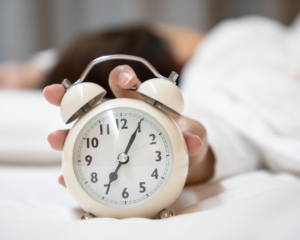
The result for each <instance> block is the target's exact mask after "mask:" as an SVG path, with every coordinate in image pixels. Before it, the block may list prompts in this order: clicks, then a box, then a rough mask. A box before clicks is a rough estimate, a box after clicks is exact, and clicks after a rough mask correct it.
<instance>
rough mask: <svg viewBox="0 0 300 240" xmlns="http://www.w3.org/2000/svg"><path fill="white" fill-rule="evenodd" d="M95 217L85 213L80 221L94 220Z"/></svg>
mask: <svg viewBox="0 0 300 240" xmlns="http://www.w3.org/2000/svg"><path fill="white" fill-rule="evenodd" d="M95 217H96V216H94V215H93V214H91V213H85V214H83V215H82V217H81V220H89V219H92V218H95Z"/></svg>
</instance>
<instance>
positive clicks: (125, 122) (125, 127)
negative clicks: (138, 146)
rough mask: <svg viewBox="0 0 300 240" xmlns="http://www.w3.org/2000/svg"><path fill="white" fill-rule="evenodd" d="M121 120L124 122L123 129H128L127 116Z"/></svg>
mask: <svg viewBox="0 0 300 240" xmlns="http://www.w3.org/2000/svg"><path fill="white" fill-rule="evenodd" d="M121 122H124V124H123V126H122V129H128V127H127V126H126V124H127V120H126V119H125V118H122V119H121Z"/></svg>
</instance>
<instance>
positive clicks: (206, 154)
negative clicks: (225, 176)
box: [44, 65, 214, 187]
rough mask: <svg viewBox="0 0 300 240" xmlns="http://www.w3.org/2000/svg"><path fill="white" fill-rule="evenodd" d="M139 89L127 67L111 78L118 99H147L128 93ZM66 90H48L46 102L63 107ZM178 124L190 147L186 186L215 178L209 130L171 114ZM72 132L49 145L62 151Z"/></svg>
mask: <svg viewBox="0 0 300 240" xmlns="http://www.w3.org/2000/svg"><path fill="white" fill-rule="evenodd" d="M135 84H136V85H137V86H139V85H140V84H141V82H140V80H139V79H138V78H137V76H136V75H135V73H134V71H133V70H132V69H131V68H130V67H129V66H126V65H123V66H118V67H116V68H115V69H113V70H112V72H111V73H110V76H109V85H110V87H111V90H112V92H113V93H114V95H115V96H116V97H117V98H134V99H140V100H144V101H145V99H144V98H143V97H142V96H140V95H139V94H138V93H137V92H135V91H127V90H124V89H129V88H131V87H133V86H134V85H135ZM64 93H65V89H64V87H63V86H62V85H61V84H54V85H51V86H48V87H46V88H45V89H44V96H45V98H46V100H47V101H48V102H49V103H51V104H53V105H56V106H60V103H61V100H62V98H63V95H64ZM168 114H169V115H171V116H172V118H173V119H174V120H175V122H176V123H177V125H178V127H179V129H180V130H181V132H182V134H183V136H184V139H185V141H186V144H187V148H188V154H189V171H188V176H187V180H186V184H195V183H201V182H204V181H206V180H208V179H210V178H211V177H212V176H213V172H214V156H213V154H212V151H211V150H210V148H209V146H208V143H207V137H206V131H205V128H204V127H203V126H202V125H201V124H200V123H199V122H197V121H195V120H193V119H190V118H187V117H184V116H178V115H175V114H173V113H170V112H168ZM68 133H69V130H58V131H55V132H53V133H51V134H50V135H49V136H48V142H49V143H50V145H51V147H52V148H53V149H55V150H60V151H61V150H62V149H63V146H64V142H65V139H66V137H67V135H68ZM58 181H59V183H60V184H61V185H63V186H65V187H66V184H65V181H64V178H63V176H60V177H59V179H58Z"/></svg>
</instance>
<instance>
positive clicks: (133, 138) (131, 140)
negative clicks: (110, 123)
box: [124, 119, 143, 154]
mask: <svg viewBox="0 0 300 240" xmlns="http://www.w3.org/2000/svg"><path fill="white" fill-rule="evenodd" d="M142 121H143V119H141V121H139V123H138V126H137V128H136V130H135V131H134V133H133V134H132V135H131V137H130V139H129V143H128V144H127V147H126V149H125V152H124V153H125V154H127V153H128V151H129V149H130V147H131V145H132V143H133V141H134V140H135V137H136V133H137V131H138V129H139V127H140V124H141V122H142Z"/></svg>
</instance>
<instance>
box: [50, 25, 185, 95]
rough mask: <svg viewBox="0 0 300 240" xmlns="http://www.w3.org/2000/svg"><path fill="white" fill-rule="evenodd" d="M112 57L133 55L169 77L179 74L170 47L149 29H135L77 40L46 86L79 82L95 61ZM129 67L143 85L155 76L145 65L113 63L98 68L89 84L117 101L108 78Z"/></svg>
mask: <svg viewBox="0 0 300 240" xmlns="http://www.w3.org/2000/svg"><path fill="white" fill-rule="evenodd" d="M109 54H129V55H135V56H139V57H142V58H145V59H146V60H148V61H149V62H150V63H151V64H152V65H153V66H154V67H155V68H156V69H157V71H158V72H159V73H160V74H161V75H163V76H165V77H168V76H169V75H170V73H171V72H172V71H175V72H177V73H179V71H180V67H179V66H177V64H175V61H174V60H173V57H172V55H171V52H170V51H169V48H168V46H167V44H166V43H165V42H164V40H162V39H161V38H159V37H158V36H156V35H155V34H154V33H152V31H151V30H150V29H149V28H147V27H132V28H125V29H121V30H120V29H119V30H112V31H107V32H102V33H101V32H100V33H94V34H91V35H89V36H85V37H82V38H79V39H77V40H76V41H74V42H73V43H72V44H71V45H70V46H69V47H68V48H66V49H65V50H64V51H63V52H62V54H61V57H60V60H59V61H58V64H57V65H56V67H55V68H54V69H53V70H52V71H51V72H50V73H49V74H48V76H47V78H46V83H45V84H46V86H47V85H50V84H54V83H61V82H62V80H63V79H65V78H68V79H69V80H70V81H71V82H75V81H76V80H77V79H78V78H79V77H80V75H81V73H82V72H83V70H84V69H85V68H86V66H87V65H88V63H90V62H91V61H92V60H93V59H95V58H98V57H100V56H103V55H109ZM123 64H126V65H129V66H131V67H132V68H133V70H134V71H135V72H136V74H137V76H138V78H139V79H140V80H141V81H142V82H143V81H145V80H148V79H151V78H154V77H155V76H154V75H153V74H152V73H151V72H150V70H148V69H147V68H146V67H145V66H144V65H143V64H141V63H139V62H133V61H126V60H111V61H108V62H104V63H101V64H99V65H96V66H95V67H94V68H93V69H92V70H91V72H90V73H89V74H88V76H87V78H86V80H85V81H87V82H94V83H97V84H99V85H101V86H102V87H103V88H104V89H105V90H106V91H107V95H106V97H107V98H114V95H113V93H112V92H111V90H110V87H109V85H108V76H109V73H110V72H111V70H112V69H113V68H115V67H116V66H118V65H123Z"/></svg>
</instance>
